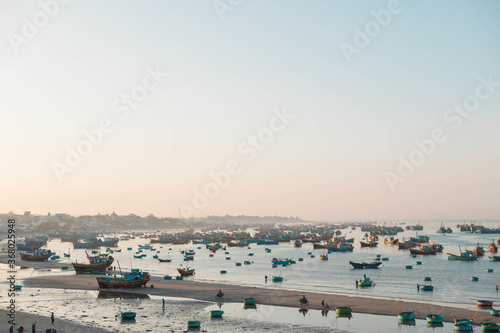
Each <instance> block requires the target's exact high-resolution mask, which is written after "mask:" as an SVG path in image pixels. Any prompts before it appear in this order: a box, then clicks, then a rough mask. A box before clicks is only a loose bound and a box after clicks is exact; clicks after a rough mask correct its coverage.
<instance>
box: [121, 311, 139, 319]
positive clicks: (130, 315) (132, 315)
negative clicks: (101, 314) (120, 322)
mask: <svg viewBox="0 0 500 333" xmlns="http://www.w3.org/2000/svg"><path fill="white" fill-rule="evenodd" d="M135 316H136V313H135V312H122V313H121V317H122V319H128V320H130V319H135Z"/></svg>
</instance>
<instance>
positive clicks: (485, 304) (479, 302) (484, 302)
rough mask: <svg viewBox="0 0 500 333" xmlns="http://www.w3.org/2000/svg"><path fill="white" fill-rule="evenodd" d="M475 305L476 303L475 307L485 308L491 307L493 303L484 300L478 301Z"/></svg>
mask: <svg viewBox="0 0 500 333" xmlns="http://www.w3.org/2000/svg"><path fill="white" fill-rule="evenodd" d="M476 303H477V306H482V307H485V308H486V307H491V306H493V301H487V300H484V299H481V300H478V301H476Z"/></svg>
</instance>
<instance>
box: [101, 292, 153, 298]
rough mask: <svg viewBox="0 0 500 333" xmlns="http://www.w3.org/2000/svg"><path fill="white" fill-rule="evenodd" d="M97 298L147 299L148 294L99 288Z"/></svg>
mask: <svg viewBox="0 0 500 333" xmlns="http://www.w3.org/2000/svg"><path fill="white" fill-rule="evenodd" d="M97 298H123V299H149V298H150V297H149V295H148V294H141V293H131V292H123V291H113V290H99V294H98V295H97Z"/></svg>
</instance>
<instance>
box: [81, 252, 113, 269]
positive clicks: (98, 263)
mask: <svg viewBox="0 0 500 333" xmlns="http://www.w3.org/2000/svg"><path fill="white" fill-rule="evenodd" d="M85 254H86V255H87V259H88V261H89V263H88V264H83V263H78V262H74V263H71V264H72V265H73V268H74V269H75V272H76V273H77V274H78V273H92V272H94V271H98V272H102V271H104V270H106V268H108V267H109V266H111V265H112V264H113V261H114V260H115V259H114V258H113V257H112V256H108V255H98V256H94V257H90V256H89V255H88V253H87V252H85Z"/></svg>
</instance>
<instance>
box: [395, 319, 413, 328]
mask: <svg viewBox="0 0 500 333" xmlns="http://www.w3.org/2000/svg"><path fill="white" fill-rule="evenodd" d="M416 324H417V322H416V321H415V319H399V320H398V327H402V326H415V325H416Z"/></svg>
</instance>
